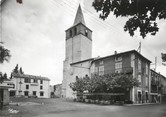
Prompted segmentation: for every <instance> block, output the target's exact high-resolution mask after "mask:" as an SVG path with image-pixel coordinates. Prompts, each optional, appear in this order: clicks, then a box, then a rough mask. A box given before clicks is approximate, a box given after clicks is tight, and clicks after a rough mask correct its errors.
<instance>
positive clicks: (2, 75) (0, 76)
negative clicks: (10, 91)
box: [0, 72, 7, 83]
mask: <svg viewBox="0 0 166 117" xmlns="http://www.w3.org/2000/svg"><path fill="white" fill-rule="evenodd" d="M5 79H7V74H6V73H4V74H3V73H2V72H0V83H2V82H3V81H4V80H5Z"/></svg>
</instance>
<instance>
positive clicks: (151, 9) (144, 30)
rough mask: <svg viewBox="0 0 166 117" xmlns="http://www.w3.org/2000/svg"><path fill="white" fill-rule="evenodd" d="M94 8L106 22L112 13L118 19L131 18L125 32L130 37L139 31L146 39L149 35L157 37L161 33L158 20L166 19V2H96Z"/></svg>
mask: <svg viewBox="0 0 166 117" xmlns="http://www.w3.org/2000/svg"><path fill="white" fill-rule="evenodd" d="M92 6H93V7H94V8H95V10H96V11H97V12H99V11H100V15H99V17H100V18H101V19H103V20H105V19H106V18H107V17H108V16H109V14H110V13H111V12H113V14H114V15H115V16H116V17H119V16H120V17H129V20H128V21H127V22H126V24H125V25H124V31H128V32H129V34H130V36H133V35H134V32H135V31H136V30H137V29H139V31H140V35H141V36H142V37H143V38H145V37H146V35H147V34H148V33H150V34H151V35H155V34H156V32H158V31H159V28H158V26H157V21H156V20H158V19H159V20H161V19H165V18H166V0H94V2H93V3H92Z"/></svg>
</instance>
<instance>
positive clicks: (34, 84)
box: [31, 82, 39, 86]
mask: <svg viewBox="0 0 166 117" xmlns="http://www.w3.org/2000/svg"><path fill="white" fill-rule="evenodd" d="M31 85H33V86H38V85H39V84H38V82H31Z"/></svg>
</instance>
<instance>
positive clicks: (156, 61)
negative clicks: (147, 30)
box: [154, 56, 157, 71]
mask: <svg viewBox="0 0 166 117" xmlns="http://www.w3.org/2000/svg"><path fill="white" fill-rule="evenodd" d="M156 68H157V56H156V57H155V68H154V71H156Z"/></svg>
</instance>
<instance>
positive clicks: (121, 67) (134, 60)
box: [62, 6, 151, 103]
mask: <svg viewBox="0 0 166 117" xmlns="http://www.w3.org/2000/svg"><path fill="white" fill-rule="evenodd" d="M65 47H66V55H65V60H64V63H63V65H64V66H63V81H62V97H65V98H75V93H74V92H73V91H72V89H71V88H70V86H69V84H70V83H72V82H75V80H76V76H78V77H84V76H85V75H88V76H90V77H91V75H93V74H98V75H104V74H109V73H117V72H118V73H127V74H131V75H133V77H136V78H137V79H138V80H139V82H140V86H139V87H133V88H132V89H131V90H130V94H129V100H131V101H133V102H134V103H148V102H149V96H150V92H149V86H150V83H149V79H150V78H149V77H150V63H151V61H150V60H148V59H147V58H145V57H144V56H142V55H141V54H140V53H139V52H137V51H136V50H130V51H126V52H121V53H117V52H116V51H115V53H114V54H112V55H109V56H106V57H97V58H92V31H91V30H90V29H89V28H88V27H87V26H86V24H85V21H84V16H83V13H82V10H81V7H80V6H79V7H78V10H77V13H76V17H75V20H74V24H73V26H71V27H70V28H69V29H67V30H66V46H65Z"/></svg>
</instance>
